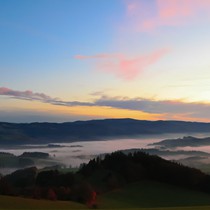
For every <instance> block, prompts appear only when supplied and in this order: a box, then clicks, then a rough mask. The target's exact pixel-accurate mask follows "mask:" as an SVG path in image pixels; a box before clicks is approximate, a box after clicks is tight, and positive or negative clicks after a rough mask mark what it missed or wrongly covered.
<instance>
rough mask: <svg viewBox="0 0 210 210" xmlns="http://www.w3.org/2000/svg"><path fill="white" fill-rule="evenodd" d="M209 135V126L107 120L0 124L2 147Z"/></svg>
mask: <svg viewBox="0 0 210 210" xmlns="http://www.w3.org/2000/svg"><path fill="white" fill-rule="evenodd" d="M183 132H185V133H186V132H210V123H199V122H185V121H145V120H134V119H106V120H90V121H76V122H66V123H5V122H1V123H0V144H21V143H48V142H53V141H55V142H58V141H60V142H70V141H75V140H89V139H91V140H94V139H100V138H112V137H113V138H115V137H116V138H118V137H123V136H124V137H126V136H135V135H147V134H163V133H183Z"/></svg>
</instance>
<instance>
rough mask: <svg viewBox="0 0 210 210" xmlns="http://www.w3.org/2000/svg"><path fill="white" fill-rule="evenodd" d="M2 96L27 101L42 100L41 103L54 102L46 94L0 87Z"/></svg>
mask: <svg viewBox="0 0 210 210" xmlns="http://www.w3.org/2000/svg"><path fill="white" fill-rule="evenodd" d="M0 95H6V96H12V97H15V98H19V99H25V100H40V101H44V100H45V101H46V100H52V98H51V97H50V96H48V95H45V94H44V93H34V92H32V91H31V90H26V91H17V90H12V89H9V88H6V87H0Z"/></svg>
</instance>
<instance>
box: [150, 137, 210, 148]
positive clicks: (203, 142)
mask: <svg viewBox="0 0 210 210" xmlns="http://www.w3.org/2000/svg"><path fill="white" fill-rule="evenodd" d="M151 145H153V146H163V147H168V148H173V147H199V146H209V145H210V137H207V138H195V137H192V136H185V137H183V138H178V139H166V140H163V141H160V142H157V143H153V144H151Z"/></svg>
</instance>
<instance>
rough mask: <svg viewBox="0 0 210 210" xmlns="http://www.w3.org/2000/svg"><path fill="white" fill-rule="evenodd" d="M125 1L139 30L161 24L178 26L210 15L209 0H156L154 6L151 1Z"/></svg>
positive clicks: (133, 24)
mask: <svg viewBox="0 0 210 210" xmlns="http://www.w3.org/2000/svg"><path fill="white" fill-rule="evenodd" d="M125 2H126V10H127V17H128V20H129V21H130V23H132V24H131V25H132V27H134V29H135V30H139V31H151V30H154V29H156V28H158V27H161V26H178V25H182V24H186V23H188V22H190V21H191V22H192V21H194V18H195V17H200V16H204V15H207V16H208V17H209V9H210V1H209V0H169V1H167V0H155V1H154V2H153V7H151V2H150V3H148V2H147V3H145V1H143V0H128V1H125ZM207 16H205V17H207ZM205 17H204V18H205Z"/></svg>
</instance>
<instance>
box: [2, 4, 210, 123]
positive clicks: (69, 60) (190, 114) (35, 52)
mask: <svg viewBox="0 0 210 210" xmlns="http://www.w3.org/2000/svg"><path fill="white" fill-rule="evenodd" d="M0 14H1V15H0V46H1V47H0V75H1V76H0V121H5V122H66V121H76V120H88V119H104V118H134V119H142V120H186V121H203V122H210V85H209V84H210V69H209V68H210V59H209V55H210V42H209V37H210V1H209V0H170V1H168V0H151V1H148V0H102V1H98V0H87V1H84V0H76V1H68V0H31V1H28V0H19V1H16V0H7V1H5V0H0Z"/></svg>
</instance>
